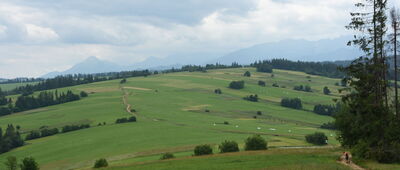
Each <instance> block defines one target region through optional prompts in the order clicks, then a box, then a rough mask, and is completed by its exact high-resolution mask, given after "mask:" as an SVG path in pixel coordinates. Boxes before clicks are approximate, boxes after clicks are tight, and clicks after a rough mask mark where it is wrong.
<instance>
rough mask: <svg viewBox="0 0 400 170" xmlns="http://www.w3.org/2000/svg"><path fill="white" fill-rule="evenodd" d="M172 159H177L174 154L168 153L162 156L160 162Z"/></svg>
mask: <svg viewBox="0 0 400 170" xmlns="http://www.w3.org/2000/svg"><path fill="white" fill-rule="evenodd" d="M172 158H175V156H174V154H172V153H169V152H167V153H164V154H163V155H162V156H161V158H160V160H165V159H172Z"/></svg>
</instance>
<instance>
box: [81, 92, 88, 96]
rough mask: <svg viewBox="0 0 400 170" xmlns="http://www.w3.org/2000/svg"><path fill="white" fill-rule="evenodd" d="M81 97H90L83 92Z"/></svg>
mask: <svg viewBox="0 0 400 170" xmlns="http://www.w3.org/2000/svg"><path fill="white" fill-rule="evenodd" d="M80 96H81V97H88V94H87V93H86V92H85V91H81V93H80Z"/></svg>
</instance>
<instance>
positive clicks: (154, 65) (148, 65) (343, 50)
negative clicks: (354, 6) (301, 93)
mask: <svg viewBox="0 0 400 170" xmlns="http://www.w3.org/2000/svg"><path fill="white" fill-rule="evenodd" d="M349 39H350V37H341V38H337V39H325V40H319V41H307V40H286V41H280V42H273V43H264V44H258V45H254V46H251V47H248V48H244V49H240V50H237V51H234V52H231V53H229V54H227V55H225V56H222V57H220V58H216V59H213V60H210V59H209V58H210V57H206V56H204V55H205V54H195V55H190V57H188V56H185V55H177V56H170V57H166V58H157V57H149V58H147V59H146V60H145V61H143V62H140V63H137V64H132V65H131V66H121V65H118V64H115V63H113V62H109V61H103V60H99V59H98V58H96V57H89V58H87V59H86V60H84V61H82V62H80V63H78V64H76V65H74V66H73V67H71V68H70V69H68V70H65V71H62V72H51V73H48V74H46V75H43V76H42V78H51V77H55V76H58V75H67V74H79V73H81V74H92V73H102V72H117V71H128V70H138V69H150V70H162V69H169V68H172V67H175V68H178V67H180V66H182V65H185V64H197V65H199V64H200V65H203V64H211V63H217V62H218V63H221V64H231V63H232V62H238V63H239V64H250V63H252V62H254V61H257V60H267V59H273V58H285V59H288V60H294V61H296V60H301V61H337V60H352V59H354V58H356V57H358V56H360V55H361V52H360V51H359V50H357V49H355V48H353V47H348V46H346V43H347V41H348V40H349Z"/></svg>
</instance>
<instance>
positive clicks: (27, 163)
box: [20, 157, 40, 170]
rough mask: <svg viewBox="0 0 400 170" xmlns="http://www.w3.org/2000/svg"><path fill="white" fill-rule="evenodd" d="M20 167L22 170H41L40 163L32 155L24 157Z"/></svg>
mask: <svg viewBox="0 0 400 170" xmlns="http://www.w3.org/2000/svg"><path fill="white" fill-rule="evenodd" d="M20 167H21V170H39V169H40V168H39V164H38V163H37V162H36V161H35V159H34V158H32V157H28V158H25V159H23V160H22V164H21V165H20Z"/></svg>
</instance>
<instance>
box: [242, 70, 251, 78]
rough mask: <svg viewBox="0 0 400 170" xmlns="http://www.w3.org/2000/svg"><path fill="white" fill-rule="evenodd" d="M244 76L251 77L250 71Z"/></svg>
mask: <svg viewBox="0 0 400 170" xmlns="http://www.w3.org/2000/svg"><path fill="white" fill-rule="evenodd" d="M243 76H245V77H251V73H250V71H246V72H245V73H244V74H243Z"/></svg>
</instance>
